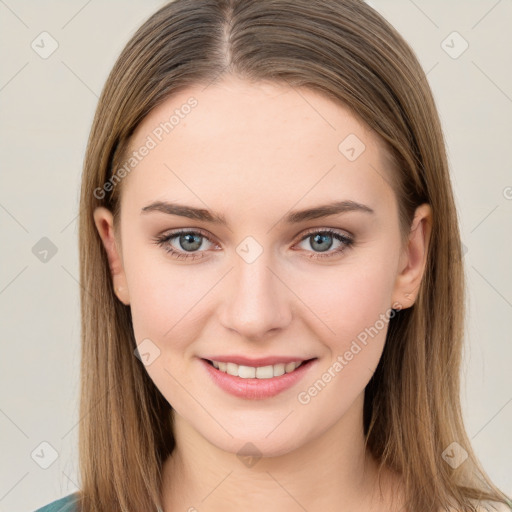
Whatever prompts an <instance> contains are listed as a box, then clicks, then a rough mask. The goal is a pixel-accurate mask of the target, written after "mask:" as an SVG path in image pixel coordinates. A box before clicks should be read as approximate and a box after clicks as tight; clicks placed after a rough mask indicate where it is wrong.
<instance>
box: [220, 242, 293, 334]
mask: <svg viewBox="0 0 512 512" xmlns="http://www.w3.org/2000/svg"><path fill="white" fill-rule="evenodd" d="M236 252H237V254H235V255H234V258H233V259H234V266H235V268H234V269H233V271H232V272H230V279H228V285H227V286H228V288H229V290H227V293H226V294H225V297H226V299H225V302H224V307H223V314H222V318H221V322H222V324H223V325H224V327H226V328H228V329H230V330H235V331H237V332H238V333H239V334H240V335H241V336H243V337H244V338H248V339H258V338H261V337H263V336H265V334H266V333H267V332H268V331H270V330H275V329H278V328H283V327H285V326H286V325H287V324H288V323H289V322H290V320H291V309H290V306H291V305H290V302H289V297H288V294H287V288H286V287H285V286H284V285H283V283H282V282H281V280H280V279H279V278H278V277H276V275H275V274H276V271H275V270H274V269H273V267H274V266H275V265H273V263H274V260H273V258H272V254H271V251H269V250H268V251H267V250H263V247H262V246H261V244H259V243H258V242H257V241H256V240H255V239H254V238H252V237H247V238H246V239H245V240H244V241H242V242H241V243H240V244H239V246H238V247H237V249H236Z"/></svg>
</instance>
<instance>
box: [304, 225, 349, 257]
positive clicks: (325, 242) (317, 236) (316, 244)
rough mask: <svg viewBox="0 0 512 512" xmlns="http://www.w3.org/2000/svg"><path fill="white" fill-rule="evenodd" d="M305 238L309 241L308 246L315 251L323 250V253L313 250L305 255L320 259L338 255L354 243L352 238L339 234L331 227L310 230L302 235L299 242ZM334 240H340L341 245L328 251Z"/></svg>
mask: <svg viewBox="0 0 512 512" xmlns="http://www.w3.org/2000/svg"><path fill="white" fill-rule="evenodd" d="M305 240H308V241H309V244H310V246H311V247H312V248H313V249H314V250H315V251H320V253H322V252H325V254H318V253H317V252H314V253H313V254H308V256H307V257H308V258H313V259H322V258H330V257H333V256H338V255H339V254H341V253H342V252H343V251H345V250H346V249H347V248H349V247H350V246H351V245H352V244H353V243H354V240H353V239H352V238H350V237H349V236H347V235H344V234H341V233H339V232H338V231H334V230H333V229H324V230H322V231H318V230H314V231H310V232H309V233H308V234H306V236H304V237H303V238H302V239H301V242H304V241H305ZM334 241H338V242H340V244H341V245H340V246H339V247H338V248H336V249H335V250H333V251H329V249H330V248H331V247H332V245H333V243H334ZM327 251H329V252H327Z"/></svg>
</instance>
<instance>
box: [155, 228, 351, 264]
mask: <svg viewBox="0 0 512 512" xmlns="http://www.w3.org/2000/svg"><path fill="white" fill-rule="evenodd" d="M174 240H177V242H178V246H179V247H176V246H174V245H173V244H172V241H174ZM205 240H206V241H207V242H208V243H210V244H212V245H215V244H214V243H213V242H212V241H211V240H210V238H209V236H208V235H206V233H204V232H203V231H201V230H179V231H173V232H171V233H168V234H165V235H162V236H160V237H156V238H155V239H154V242H155V243H156V244H157V245H159V246H161V247H163V248H164V250H165V251H167V252H168V253H170V254H171V255H172V256H173V258H176V259H180V260H187V259H192V260H195V259H201V258H204V257H205V252H206V251H205V250H202V251H199V249H200V248H201V246H202V245H203V242H204V241H205ZM306 240H309V241H310V242H309V243H310V247H312V248H313V252H311V251H308V252H310V254H308V255H307V257H308V258H312V259H322V258H330V257H334V256H337V255H339V254H341V253H342V252H343V251H345V250H346V249H347V248H349V247H350V246H351V245H352V244H353V243H354V240H353V239H352V238H351V237H349V236H347V235H344V234H342V233H340V232H338V231H335V230H333V229H323V230H319V229H315V230H311V231H310V232H309V233H307V234H306V235H305V236H303V237H302V238H301V239H300V240H299V243H302V242H304V241H306ZM335 241H336V242H338V243H340V244H341V245H340V246H339V247H337V248H336V249H334V250H332V251H331V250H330V249H331V247H332V246H333V243H334V242H335ZM323 252H324V253H325V254H321V253H323Z"/></svg>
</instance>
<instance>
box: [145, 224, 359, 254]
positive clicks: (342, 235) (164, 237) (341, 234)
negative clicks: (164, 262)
mask: <svg viewBox="0 0 512 512" xmlns="http://www.w3.org/2000/svg"><path fill="white" fill-rule="evenodd" d="M189 233H192V234H197V235H200V236H201V237H203V238H205V239H206V240H207V241H208V242H209V243H211V244H213V245H217V246H218V244H217V243H216V242H214V241H213V240H212V238H215V237H213V236H211V235H210V233H208V232H207V231H205V230H203V229H201V228H179V229H175V230H171V231H170V232H164V233H163V234H161V235H158V236H156V237H154V238H153V241H154V243H156V244H157V245H159V246H162V247H164V246H165V245H166V244H167V247H164V250H166V251H167V252H168V253H170V254H172V255H173V257H174V258H175V259H183V260H187V259H191V260H196V259H203V258H205V257H207V255H206V253H207V252H208V250H203V251H192V252H186V251H181V250H178V249H175V248H173V247H172V246H171V244H170V240H172V239H174V238H176V237H178V236H179V235H180V234H189ZM317 233H323V234H325V233H327V234H330V235H331V236H333V237H334V238H336V239H337V240H338V241H339V242H341V243H342V244H343V245H342V247H340V248H338V249H335V250H333V251H327V252H325V253H322V252H320V253H317V252H315V251H305V252H306V253H307V255H306V256H307V257H308V258H310V259H313V260H318V261H320V260H322V259H324V258H325V259H327V258H331V257H332V258H334V257H336V256H338V255H341V254H342V253H343V252H344V251H346V250H347V249H349V248H350V247H351V246H352V245H353V244H354V241H355V237H354V235H352V234H349V233H348V232H347V231H344V230H341V229H340V228H326V227H318V226H316V227H312V228H309V229H308V230H306V231H303V232H302V233H301V234H300V235H299V239H298V240H297V241H296V242H295V243H294V246H296V245H298V244H299V243H301V242H303V241H305V240H307V239H308V238H309V237H310V236H311V235H313V234H317ZM293 250H296V249H293Z"/></svg>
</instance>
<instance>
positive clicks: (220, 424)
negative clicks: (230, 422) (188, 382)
mask: <svg viewBox="0 0 512 512" xmlns="http://www.w3.org/2000/svg"><path fill="white" fill-rule="evenodd" d="M164 370H165V372H166V373H168V374H169V375H170V376H171V377H172V378H173V379H174V381H175V382H176V384H178V385H179V386H180V387H181V388H182V389H183V390H184V391H185V392H186V393H188V395H189V396H190V398H192V400H194V401H195V402H196V403H197V404H198V405H200V406H201V407H202V408H203V410H204V412H206V414H208V416H210V418H212V419H213V421H215V423H217V425H219V427H220V428H222V430H224V432H226V434H227V435H228V436H230V437H233V435H232V434H231V433H230V432H229V431H228V430H227V429H226V427H224V425H222V423H220V421H218V420H217V418H215V416H213V414H212V413H211V412H210V411H209V410H208V409H207V408H206V407H205V406H204V405H203V404H202V403H201V402H200V401H199V400H198V399H197V398H196V397H195V396H194V395H193V394H192V393H191V392H190V391H189V390H188V389H187V388H186V387H185V386H184V385H183V384H182V383H181V382H180V381H179V380H178V379H177V378H176V377H175V376H174V375H173V374H172V373H171V372H170V371H169V370H168V369H167V368H164Z"/></svg>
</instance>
